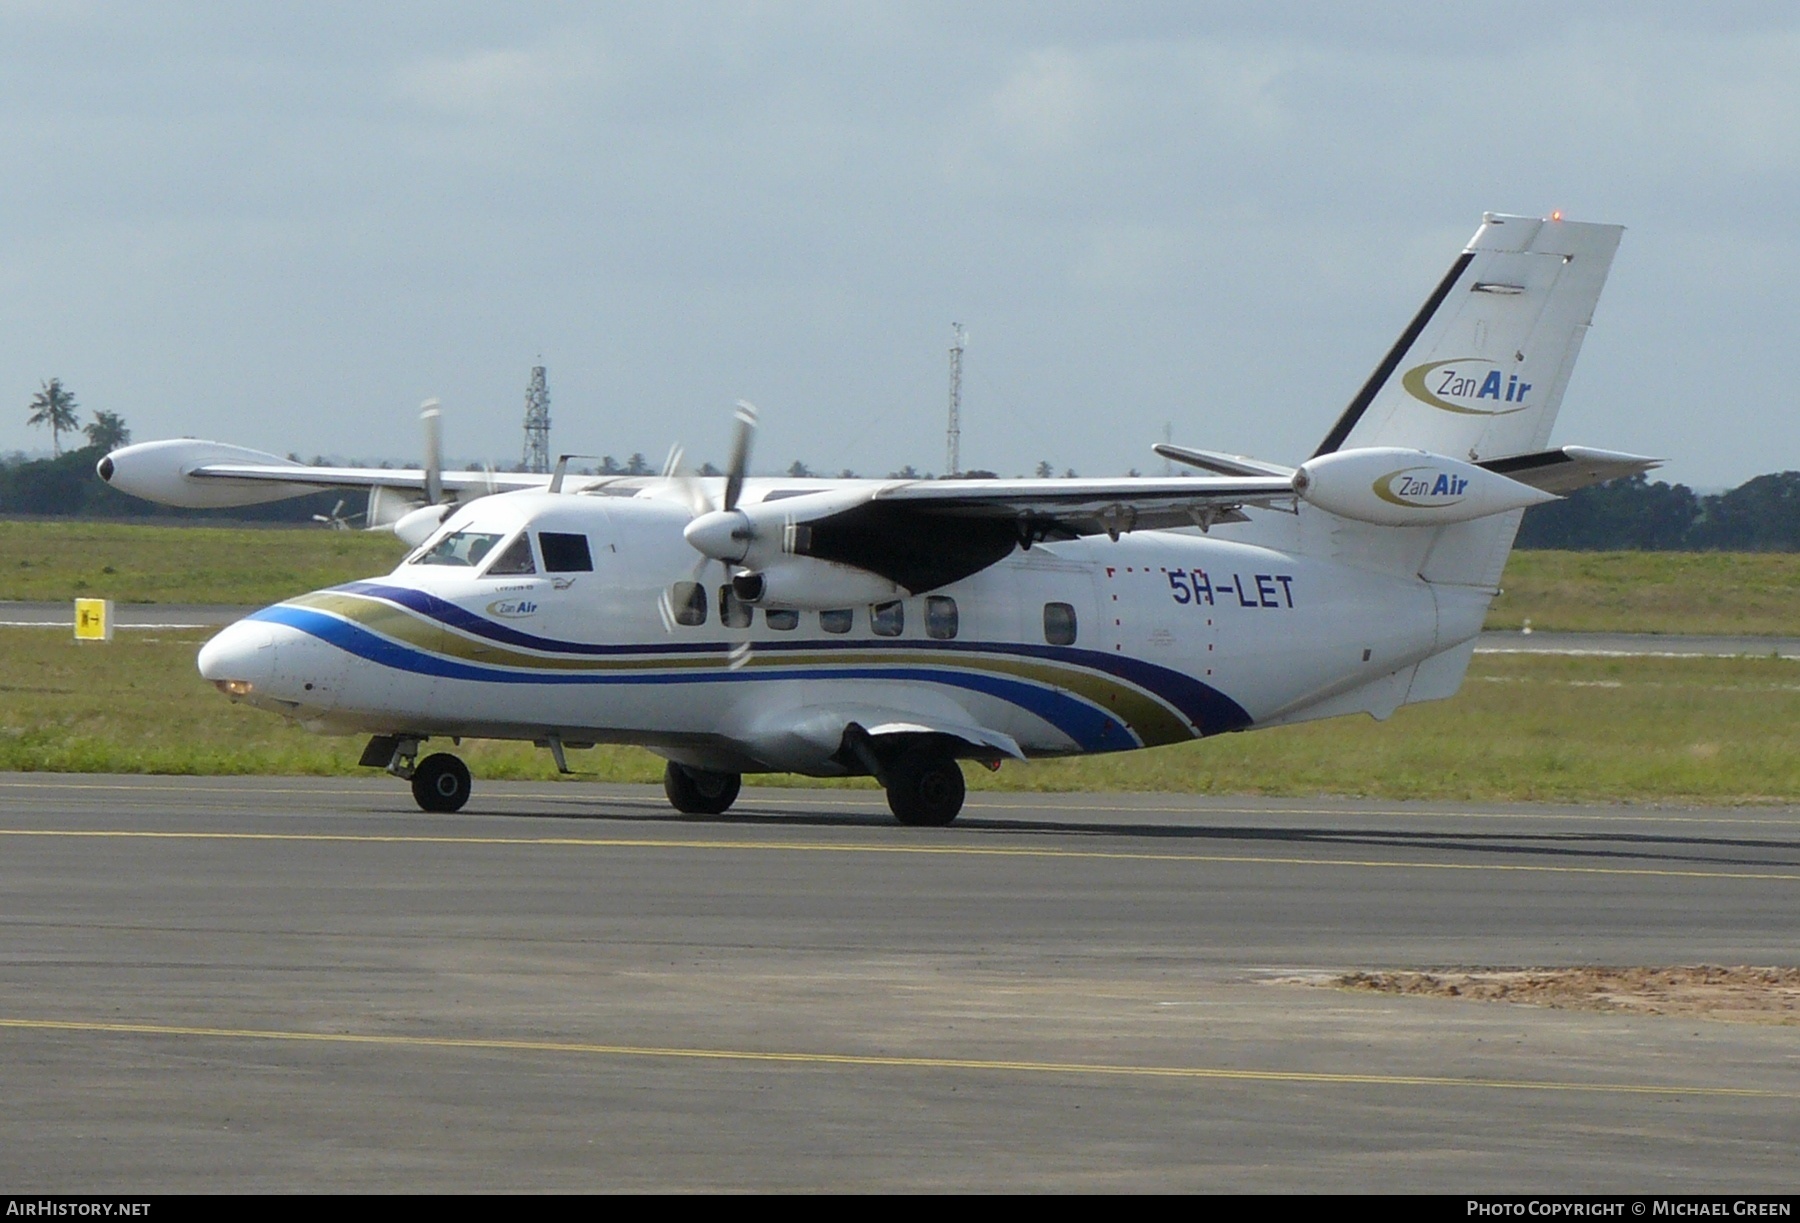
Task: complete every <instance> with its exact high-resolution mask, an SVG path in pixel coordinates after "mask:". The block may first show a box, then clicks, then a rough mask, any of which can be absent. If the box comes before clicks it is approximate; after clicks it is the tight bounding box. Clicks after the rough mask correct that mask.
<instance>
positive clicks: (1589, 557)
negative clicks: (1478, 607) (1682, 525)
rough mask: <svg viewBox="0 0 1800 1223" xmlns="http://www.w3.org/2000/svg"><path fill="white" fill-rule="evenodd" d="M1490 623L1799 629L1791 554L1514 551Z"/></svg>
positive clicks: (1799, 589) (1799, 563)
mask: <svg viewBox="0 0 1800 1223" xmlns="http://www.w3.org/2000/svg"><path fill="white" fill-rule="evenodd" d="M1502 584H1503V586H1504V588H1505V593H1503V594H1502V595H1501V596H1500V598H1499V599H1498V600H1496V601H1495V603H1494V607H1493V610H1492V611H1490V612H1489V613H1488V618H1487V626H1488V627H1489V628H1501V629H1516V628H1518V627H1520V626H1521V625H1522V624H1523V623H1524V621H1525V620H1526V619H1529V620H1530V621H1531V625H1532V627H1533V628H1537V629H1549V630H1561V631H1564V632H1615V633H1720V634H1728V635H1740V634H1758V635H1768V636H1781V637H1793V636H1800V553H1794V552H1515V553H1513V555H1512V559H1511V560H1510V561H1509V562H1508V563H1507V566H1506V576H1505V577H1504V578H1503V579H1502Z"/></svg>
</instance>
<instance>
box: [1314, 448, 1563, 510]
mask: <svg viewBox="0 0 1800 1223" xmlns="http://www.w3.org/2000/svg"><path fill="white" fill-rule="evenodd" d="M1294 492H1295V493H1297V494H1298V495H1299V497H1300V499H1301V500H1302V501H1305V502H1306V503H1307V504H1308V505H1316V506H1318V507H1319V508H1320V509H1322V510H1329V511H1330V512H1331V513H1333V514H1338V515H1341V516H1342V517H1345V518H1354V519H1356V520H1357V521H1358V522H1372V523H1376V524H1378V525H1381V526H1388V527H1429V526H1439V525H1441V524H1444V523H1450V522H1468V521H1470V520H1471V519H1475V518H1486V517H1487V516H1488V515H1490V514H1504V513H1505V512H1507V511H1508V510H1521V509H1525V508H1526V507H1528V506H1533V505H1540V504H1542V503H1543V502H1546V501H1555V500H1556V499H1557V498H1556V495H1555V494H1554V493H1546V492H1544V491H1542V490H1541V489H1536V488H1532V487H1531V486H1530V485H1529V484H1521V483H1519V482H1518V481H1517V480H1512V479H1508V478H1507V477H1506V476H1502V475H1498V474H1496V473H1494V472H1491V471H1488V470H1486V469H1485V468H1482V467H1477V466H1476V465H1475V464H1473V463H1466V462H1463V461H1462V460H1461V459H1451V458H1445V457H1444V456H1443V455H1441V454H1431V453H1430V452H1428V451H1424V450H1402V449H1399V448H1397V447H1385V446H1384V447H1371V448H1368V449H1364V450H1340V451H1338V452H1337V453H1335V454H1322V455H1320V456H1319V457H1318V458H1315V459H1308V460H1307V461H1306V462H1305V463H1302V464H1301V465H1300V470H1298V471H1296V472H1295V473H1294Z"/></svg>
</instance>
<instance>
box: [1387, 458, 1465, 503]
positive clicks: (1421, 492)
mask: <svg viewBox="0 0 1800 1223" xmlns="http://www.w3.org/2000/svg"><path fill="white" fill-rule="evenodd" d="M1371 487H1372V488H1373V489H1374V490H1375V495H1376V496H1377V497H1380V498H1381V499H1382V500H1383V501H1387V502H1391V503H1392V504H1394V505H1404V506H1407V507H1409V508H1412V509H1421V510H1434V509H1439V508H1441V507H1443V506H1446V505H1455V504H1456V503H1457V502H1458V501H1461V500H1462V499H1463V494H1464V493H1466V492H1468V491H1469V481H1468V479H1467V478H1466V477H1464V476H1458V475H1453V474H1451V473H1450V472H1447V471H1438V470H1437V469H1435V468H1432V467H1402V468H1401V469H1400V470H1399V471H1390V472H1388V474H1387V475H1385V476H1382V477H1381V478H1380V479H1378V480H1376V481H1375V483H1374V484H1373V485H1371Z"/></svg>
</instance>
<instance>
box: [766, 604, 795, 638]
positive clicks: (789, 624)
mask: <svg viewBox="0 0 1800 1223" xmlns="http://www.w3.org/2000/svg"><path fill="white" fill-rule="evenodd" d="M763 618H764V619H766V620H767V621H768V622H769V627H770V628H772V629H777V630H779V631H781V632H783V633H786V632H789V631H791V630H793V629H797V628H799V627H800V613H799V612H797V611H795V610H794V609H793V608H791V607H771V608H770V609H769V610H768V611H766V612H764V613H763Z"/></svg>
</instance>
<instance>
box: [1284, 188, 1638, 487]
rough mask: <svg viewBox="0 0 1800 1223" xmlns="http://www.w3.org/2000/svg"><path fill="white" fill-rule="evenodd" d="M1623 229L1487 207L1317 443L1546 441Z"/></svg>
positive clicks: (1526, 444) (1513, 449)
mask: <svg viewBox="0 0 1800 1223" xmlns="http://www.w3.org/2000/svg"><path fill="white" fill-rule="evenodd" d="M1622 232H1623V227H1622V226H1618V225H1593V224H1586V223H1581V222H1574V221H1564V220H1562V219H1561V218H1560V216H1552V217H1551V218H1549V219H1548V220H1538V219H1534V218H1531V217H1511V216H1499V215H1496V214H1494V213H1489V214H1487V215H1486V216H1485V217H1484V218H1483V220H1482V225H1481V228H1480V229H1479V230H1477V231H1476V232H1475V237H1474V238H1473V239H1471V240H1470V242H1469V245H1468V246H1467V247H1466V248H1465V249H1464V250H1463V253H1462V254H1461V255H1460V256H1458V257H1457V260H1456V262H1455V263H1454V264H1453V265H1452V266H1451V268H1450V271H1449V273H1448V274H1447V275H1446V276H1445V277H1444V279H1443V280H1442V281H1441V282H1440V283H1439V284H1438V286H1437V289H1436V291H1434V292H1433V293H1432V295H1431V297H1430V298H1429V299H1428V300H1427V301H1426V303H1425V305H1424V307H1423V308H1422V309H1421V310H1420V311H1419V313H1418V316H1417V317H1416V318H1414V319H1413V321H1412V323H1411V325H1410V326H1408V327H1407V329H1406V330H1405V331H1404V332H1403V333H1401V336H1400V338H1399V340H1398V341H1396V342H1395V344H1394V346H1393V348H1391V349H1390V350H1388V354H1387V356H1386V357H1385V358H1384V359H1383V360H1382V362H1381V364H1380V365H1379V366H1377V367H1376V369H1375V372H1374V373H1373V374H1371V375H1370V376H1369V380H1368V381H1367V382H1366V383H1364V384H1363V387H1362V389H1361V390H1360V391H1359V392H1357V395H1356V397H1355V398H1354V399H1352V400H1351V401H1350V405H1349V407H1347V408H1345V409H1344V414H1343V415H1342V416H1341V417H1339V418H1338V422H1337V424H1336V425H1334V426H1333V427H1332V430H1331V432H1330V433H1329V434H1327V435H1326V437H1325V440H1324V442H1323V443H1322V444H1321V445H1320V446H1319V449H1318V452H1317V453H1318V454H1330V453H1332V452H1333V451H1336V450H1349V449H1357V448H1360V447H1365V446H1405V447H1409V448H1417V449H1420V450H1428V451H1430V452H1432V453H1433V454H1441V455H1445V456H1447V457H1451V458H1459V459H1469V460H1471V461H1475V460H1481V459H1499V458H1507V457H1510V456H1513V455H1519V454H1526V453H1529V452H1531V451H1536V450H1542V449H1544V445H1545V443H1546V442H1547V441H1548V439H1549V436H1550V428H1551V426H1552V425H1554V424H1555V423H1556V412H1557V409H1558V408H1559V407H1560V406H1561V405H1562V396H1563V388H1564V387H1565V386H1566V385H1567V384H1568V381H1569V373H1570V371H1571V370H1573V369H1574V366H1575V357H1576V355H1577V354H1578V353H1579V352H1580V351H1581V341H1582V338H1583V337H1584V336H1585V335H1586V334H1587V328H1588V324H1589V322H1590V321H1591V320H1592V318H1593V313H1594V303H1595V302H1596V301H1598V300H1599V298H1600V289H1601V287H1602V286H1603V285H1604V284H1605V283H1606V274H1607V271H1608V270H1609V269H1610V268H1611V267H1612V258H1613V252H1614V251H1615V250H1617V249H1618V245H1619V235H1620V234H1621V233H1622ZM1315 457H1316V456H1315Z"/></svg>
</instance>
